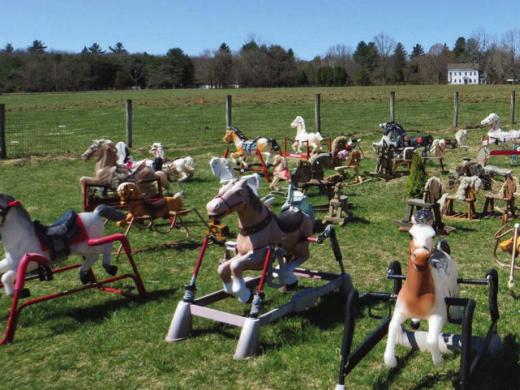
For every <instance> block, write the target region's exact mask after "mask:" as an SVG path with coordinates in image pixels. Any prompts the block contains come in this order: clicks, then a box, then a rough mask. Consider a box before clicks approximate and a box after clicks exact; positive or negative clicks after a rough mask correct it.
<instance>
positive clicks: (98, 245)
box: [0, 194, 145, 344]
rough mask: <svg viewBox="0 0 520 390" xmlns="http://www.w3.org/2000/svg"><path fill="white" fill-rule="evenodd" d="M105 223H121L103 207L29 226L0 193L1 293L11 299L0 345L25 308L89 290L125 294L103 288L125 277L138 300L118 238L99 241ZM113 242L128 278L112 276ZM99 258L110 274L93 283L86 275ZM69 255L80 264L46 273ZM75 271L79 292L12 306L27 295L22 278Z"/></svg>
mask: <svg viewBox="0 0 520 390" xmlns="http://www.w3.org/2000/svg"><path fill="white" fill-rule="evenodd" d="M105 218H106V219H109V220H115V221H118V220H121V219H123V218H124V215H123V214H122V213H119V212H118V211H116V210H115V209H113V208H111V207H109V206H106V205H100V206H98V207H97V208H96V209H95V210H94V211H93V212H88V213H79V214H76V213H75V212H74V211H73V210H69V211H68V212H66V213H65V214H64V215H63V216H62V217H61V218H60V219H59V220H58V221H57V222H56V223H55V224H53V225H51V226H43V225H41V224H40V222H38V221H34V222H33V221H31V218H30V216H29V214H28V213H27V211H26V210H25V209H24V207H23V206H22V204H21V203H20V201H18V200H16V199H15V198H13V197H12V196H9V195H5V194H0V237H1V239H2V241H3V244H4V250H5V254H6V255H5V258H4V259H3V260H2V261H0V274H2V278H1V280H2V285H3V288H4V291H5V294H6V295H7V296H9V297H11V296H12V297H13V298H12V299H13V300H12V305H11V311H10V313H9V319H8V324H7V328H6V333H5V337H4V339H3V340H2V341H0V344H5V343H9V342H11V341H13V339H14V333H15V330H16V320H17V318H18V316H19V314H20V312H21V311H22V309H24V308H25V307H27V306H29V305H32V304H36V303H40V302H43V301H47V300H51V299H55V298H58V297H62V296H65V295H70V294H73V293H76V292H80V291H83V290H87V289H91V288H96V289H99V290H100V291H104V292H110V293H116V294H120V295H127V294H126V293H125V292H123V291H122V290H119V289H115V288H112V287H105V285H106V284H111V283H113V282H115V281H118V280H121V279H125V278H131V279H132V280H133V281H134V282H135V284H136V287H137V290H138V292H139V295H140V296H144V294H145V290H144V286H143V283H142V280H141V277H140V276H139V273H138V271H137V267H136V265H135V263H134V260H133V258H132V254H131V249H130V245H129V243H128V241H127V239H126V238H125V237H124V236H123V235H122V234H114V235H112V236H107V237H104V236H103V233H104V226H105V222H104V220H105ZM115 241H120V242H121V244H122V245H123V247H124V249H125V253H126V255H127V257H128V260H129V262H130V264H131V266H132V270H133V273H131V274H126V275H121V276H115V275H116V273H117V267H116V266H114V265H112V264H111V263H110V257H111V251H112V245H113V243H114V242H115ZM100 254H102V255H103V268H104V269H105V271H106V272H107V273H108V274H109V275H111V277H110V278H108V279H104V280H97V279H96V278H95V276H94V273H93V272H92V270H91V268H92V266H93V264H94V263H95V262H96V261H97V259H98V258H99V255H100ZM69 255H79V256H82V257H83V258H84V261H83V263H80V264H73V265H69V266H66V267H63V268H56V269H51V264H53V263H55V262H58V261H60V260H63V259H65V258H67V257H68V256H69ZM75 268H79V278H80V280H81V283H83V284H84V286H83V287H79V288H76V289H72V290H67V291H65V292H62V293H56V294H51V295H44V296H39V297H36V298H34V299H31V300H28V301H25V302H24V303H23V304H21V305H18V302H19V299H21V298H27V297H29V296H30V291H29V290H28V289H26V288H24V285H25V282H26V281H27V280H30V279H34V278H35V276H34V275H32V276H28V275H27V273H29V272H33V271H34V272H37V276H36V278H38V277H39V278H40V280H46V281H50V280H52V279H53V275H54V274H58V273H61V272H63V271H67V270H72V269H75Z"/></svg>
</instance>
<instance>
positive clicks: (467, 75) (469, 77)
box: [448, 64, 485, 85]
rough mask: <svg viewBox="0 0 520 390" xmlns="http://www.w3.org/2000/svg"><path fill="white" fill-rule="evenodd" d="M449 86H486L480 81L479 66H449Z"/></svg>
mask: <svg viewBox="0 0 520 390" xmlns="http://www.w3.org/2000/svg"><path fill="white" fill-rule="evenodd" d="M448 84H456V85H459V84H485V81H484V79H482V80H481V79H480V77H479V72H478V64H448Z"/></svg>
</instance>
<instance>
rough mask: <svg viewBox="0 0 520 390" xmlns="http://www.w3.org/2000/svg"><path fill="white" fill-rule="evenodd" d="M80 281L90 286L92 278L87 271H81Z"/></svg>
mask: <svg viewBox="0 0 520 390" xmlns="http://www.w3.org/2000/svg"><path fill="white" fill-rule="evenodd" d="M79 280H80V281H81V283H82V284H89V283H90V277H89V274H88V272H87V271H79Z"/></svg>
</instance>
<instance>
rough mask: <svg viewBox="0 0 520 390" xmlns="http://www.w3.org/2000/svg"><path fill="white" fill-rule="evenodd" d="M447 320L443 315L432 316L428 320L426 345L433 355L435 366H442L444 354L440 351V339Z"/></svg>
mask: <svg viewBox="0 0 520 390" xmlns="http://www.w3.org/2000/svg"><path fill="white" fill-rule="evenodd" d="M445 322H446V319H445V318H444V317H443V316H442V315H441V314H432V315H431V316H430V317H429V318H428V335H427V336H426V344H428V348H429V349H430V353H431V354H432V360H433V364H435V365H436V366H440V365H441V364H442V362H443V358H442V354H441V351H440V349H439V337H440V335H441V331H442V327H443V326H444V323H445Z"/></svg>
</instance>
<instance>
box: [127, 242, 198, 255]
mask: <svg viewBox="0 0 520 390" xmlns="http://www.w3.org/2000/svg"><path fill="white" fill-rule="evenodd" d="M200 245H201V244H200V242H197V241H193V240H189V241H188V240H187V241H174V242H166V243H164V244H159V245H154V246H148V247H144V248H138V249H135V250H134V254H135V253H149V252H160V251H165V250H169V249H177V250H193V249H196V248H199V247H200Z"/></svg>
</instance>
